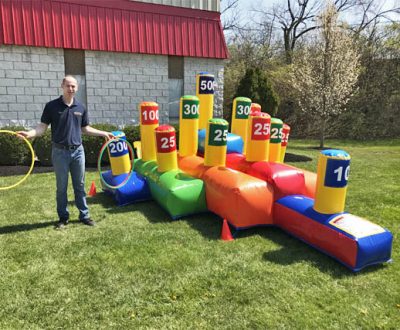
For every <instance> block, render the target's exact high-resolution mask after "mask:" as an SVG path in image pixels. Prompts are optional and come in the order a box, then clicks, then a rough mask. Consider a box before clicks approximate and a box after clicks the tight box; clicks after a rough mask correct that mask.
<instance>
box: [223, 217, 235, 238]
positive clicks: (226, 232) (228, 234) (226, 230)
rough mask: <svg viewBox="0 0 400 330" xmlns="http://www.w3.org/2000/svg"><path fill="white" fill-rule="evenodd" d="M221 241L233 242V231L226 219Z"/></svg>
mask: <svg viewBox="0 0 400 330" xmlns="http://www.w3.org/2000/svg"><path fill="white" fill-rule="evenodd" d="M221 239H222V240H223V241H233V237H232V234H231V230H230V229H229V225H228V221H226V219H224V223H223V224H222V231H221Z"/></svg>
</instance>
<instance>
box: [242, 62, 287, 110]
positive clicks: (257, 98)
mask: <svg viewBox="0 0 400 330" xmlns="http://www.w3.org/2000/svg"><path fill="white" fill-rule="evenodd" d="M237 96H245V97H249V98H250V99H251V101H252V102H254V103H259V104H260V105H261V109H262V111H263V112H267V113H269V114H270V115H271V116H274V115H275V114H276V111H277V110H278V106H279V102H280V100H279V96H278V94H277V93H276V92H275V90H274V88H273V87H272V84H271V82H270V81H269V79H268V77H267V75H266V74H265V73H264V72H263V71H261V70H260V69H258V68H256V69H252V68H250V69H247V70H246V73H245V75H244V77H243V78H242V80H241V81H240V83H239V86H238V88H237V90H236V97H237Z"/></svg>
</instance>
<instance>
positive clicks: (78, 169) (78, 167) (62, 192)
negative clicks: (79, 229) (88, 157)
mask: <svg viewBox="0 0 400 330" xmlns="http://www.w3.org/2000/svg"><path fill="white" fill-rule="evenodd" d="M51 158H52V161H53V167H54V172H55V174H56V183H57V213H58V218H59V219H60V220H61V221H66V220H68V219H69V212H68V196H67V190H68V176H69V173H71V178H72V186H73V187H74V194H75V205H76V207H77V208H78V210H79V220H83V219H89V218H90V216H89V208H88V205H87V202H86V193H85V151H84V149H83V146H82V145H81V146H79V147H78V148H77V149H76V150H73V151H69V150H64V149H58V148H56V147H54V146H53V147H52V154H51Z"/></svg>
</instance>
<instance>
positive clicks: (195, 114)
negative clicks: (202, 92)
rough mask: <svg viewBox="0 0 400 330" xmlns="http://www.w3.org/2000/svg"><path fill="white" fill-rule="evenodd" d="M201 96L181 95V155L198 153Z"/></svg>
mask: <svg viewBox="0 0 400 330" xmlns="http://www.w3.org/2000/svg"><path fill="white" fill-rule="evenodd" d="M199 104H200V102H199V98H198V97H197V96H192V95H185V96H182V97H181V100H180V109H179V155H180V156H181V157H187V156H194V155H196V154H197V147H198V143H199V136H198V130H199Z"/></svg>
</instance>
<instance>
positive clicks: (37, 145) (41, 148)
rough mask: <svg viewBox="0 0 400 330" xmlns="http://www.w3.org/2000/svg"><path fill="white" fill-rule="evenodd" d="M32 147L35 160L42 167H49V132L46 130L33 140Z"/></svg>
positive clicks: (50, 163)
mask: <svg viewBox="0 0 400 330" xmlns="http://www.w3.org/2000/svg"><path fill="white" fill-rule="evenodd" d="M33 147H34V149H35V153H36V156H37V158H38V159H39V161H40V165H42V166H51V165H52V162H51V131H50V129H47V130H46V132H45V133H44V134H43V135H42V136H40V137H38V138H35V140H34V142H33Z"/></svg>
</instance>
